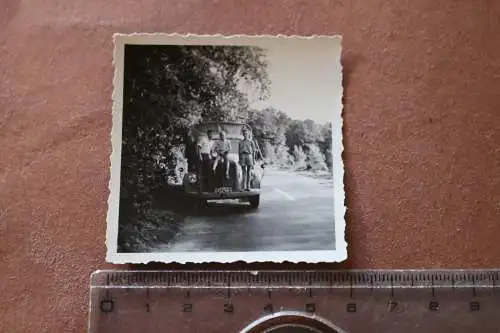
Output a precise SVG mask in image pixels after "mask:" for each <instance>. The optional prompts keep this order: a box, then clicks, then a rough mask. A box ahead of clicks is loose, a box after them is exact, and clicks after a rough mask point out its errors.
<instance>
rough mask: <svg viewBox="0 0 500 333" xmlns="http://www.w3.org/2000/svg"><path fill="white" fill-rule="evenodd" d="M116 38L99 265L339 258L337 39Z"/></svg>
mask: <svg viewBox="0 0 500 333" xmlns="http://www.w3.org/2000/svg"><path fill="white" fill-rule="evenodd" d="M113 39H114V69H115V77H114V92H113V129H112V134H111V136H112V138H111V140H112V155H111V178H110V196H109V201H108V216H107V241H106V242H107V249H108V253H107V261H108V262H112V263H147V262H178V263H188V262H193V263H202V262H235V261H246V262H268V261H272V262H284V261H288V262H311V263H312V262H338V261H343V260H345V259H347V250H346V247H347V244H346V242H345V238H344V237H345V234H344V232H345V220H344V214H345V207H344V185H343V176H344V171H343V163H342V150H343V144H342V67H341V37H340V36H308V37H300V36H281V35H278V36H242V35H238V36H221V35H215V36H208V35H178V34H130V35H124V34H115V35H114V36H113Z"/></svg>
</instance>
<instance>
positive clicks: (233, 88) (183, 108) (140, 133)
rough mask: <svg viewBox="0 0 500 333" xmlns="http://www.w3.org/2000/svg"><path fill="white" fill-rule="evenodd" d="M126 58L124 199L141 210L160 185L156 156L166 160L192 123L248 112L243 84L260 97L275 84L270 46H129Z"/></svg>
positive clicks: (228, 118) (224, 118)
mask: <svg viewBox="0 0 500 333" xmlns="http://www.w3.org/2000/svg"><path fill="white" fill-rule="evenodd" d="M124 65H125V71H124V72H125V75H124V91H123V93H124V94H123V95H124V100H123V126H122V128H123V130H122V138H123V142H122V169H121V172H122V176H121V196H122V198H121V199H122V200H121V202H123V203H124V205H128V206H130V205H131V204H132V205H134V208H136V209H137V210H139V211H141V210H143V209H147V208H148V207H147V206H148V205H149V204H150V202H151V200H150V195H151V192H152V191H153V190H154V189H155V187H156V185H157V184H161V181H160V180H159V179H158V177H156V176H155V175H157V174H159V172H161V170H159V169H158V165H160V164H161V163H158V158H160V159H161V158H162V157H163V158H164V160H167V161H166V162H168V159H166V156H167V155H168V154H169V151H170V150H171V148H172V145H174V144H175V143H176V142H177V141H178V140H179V139H180V138H181V137H182V135H183V134H184V133H185V132H186V129H188V128H189V127H191V126H193V125H195V124H196V123H197V122H199V121H201V120H202V119H204V120H231V119H232V118H236V117H237V115H238V112H240V111H241V112H244V111H246V110H247V109H248V101H247V98H246V96H245V94H244V93H243V92H241V90H239V89H237V86H238V84H242V83H243V84H246V86H247V87H250V88H251V89H254V90H255V91H257V93H258V94H259V95H260V96H261V98H266V97H267V95H268V91H269V89H268V86H269V80H268V76H267V72H266V66H267V64H266V61H265V54H264V51H263V50H262V49H259V48H254V47H244V46H182V45H171V46H156V45H126V47H125V63H124ZM174 168H175V166H172V165H167V169H170V170H172V169H174ZM127 213H129V212H127Z"/></svg>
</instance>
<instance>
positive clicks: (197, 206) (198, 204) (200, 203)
mask: <svg viewBox="0 0 500 333" xmlns="http://www.w3.org/2000/svg"><path fill="white" fill-rule="evenodd" d="M206 206H207V201H206V200H204V199H197V198H195V199H193V201H192V203H191V207H192V208H193V210H194V211H198V210H201V209H203V208H205V207H206Z"/></svg>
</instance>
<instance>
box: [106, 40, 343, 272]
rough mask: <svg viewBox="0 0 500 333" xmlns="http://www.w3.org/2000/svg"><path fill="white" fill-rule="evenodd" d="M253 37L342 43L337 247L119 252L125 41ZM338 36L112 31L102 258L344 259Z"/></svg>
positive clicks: (336, 129)
mask: <svg viewBox="0 0 500 333" xmlns="http://www.w3.org/2000/svg"><path fill="white" fill-rule="evenodd" d="M255 38H275V39H282V38H287V39H289V38H292V39H293V38H298V39H316V38H326V39H331V40H333V41H338V42H339V46H340V52H339V59H337V60H336V61H337V63H338V71H336V73H332V75H335V76H336V77H335V82H336V83H337V86H334V87H332V89H335V90H336V91H339V92H340V97H339V98H338V100H337V103H336V104H335V105H332V111H333V112H332V118H331V122H332V140H333V142H332V161H333V163H332V164H333V182H334V184H333V185H334V186H333V191H334V223H335V250H319V251H249V252H165V253H163V252H161V253H159V252H157V253H149V252H148V253H120V252H117V249H118V229H119V202H120V174H121V172H120V170H121V151H122V121H123V119H122V110H123V76H124V46H125V44H136V45H179V44H185V45H207V44H209V45H232V44H233V45H251V43H248V42H249V41H251V40H252V39H255ZM341 42H342V36H341V35H331V36H329V35H311V36H299V35H282V34H278V35H236V34H235V35H222V34H213V35H200V34H177V33H173V34H168V33H131V34H121V33H116V34H114V35H113V43H114V52H113V65H114V79H113V94H112V131H111V145H112V151H111V155H110V162H111V166H110V179H109V197H108V211H107V218H106V224H107V226H106V247H107V254H106V261H107V262H109V263H114V264H147V263H150V262H161V263H179V264H185V263H233V262H242V261H243V262H246V263H263V262H274V263H284V262H291V263H334V262H342V261H344V260H346V259H347V257H348V254H347V242H346V240H345V231H346V221H345V213H346V206H345V190H344V163H343V159H342V154H343V151H344V145H343V140H342V137H343V136H342V131H343V103H342V96H343V85H342V77H343V73H342V63H341V53H342V49H341Z"/></svg>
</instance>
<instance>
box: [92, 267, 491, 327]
mask: <svg viewBox="0 0 500 333" xmlns="http://www.w3.org/2000/svg"><path fill="white" fill-rule="evenodd" d="M499 279H500V270H349V271H113V270H110V271H97V272H94V273H93V274H92V276H91V283H90V309H89V330H88V332H89V333H111V332H113V333H114V332H122V333H128V332H130V333H131V332H140V333H153V332H155V333H156V332H176V333H191V332H203V333H212V332H214V333H230V332H234V333H260V332H261V333H264V332H266V333H292V332H294V333H334V332H338V333H344V332H349V333H350V332H352V333H355V332H384V333H385V332H404V333H414V332H428V333H431V332H459V333H460V332H468V333H470V332H481V333H487V332H500V287H499V285H500V280H499Z"/></svg>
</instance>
